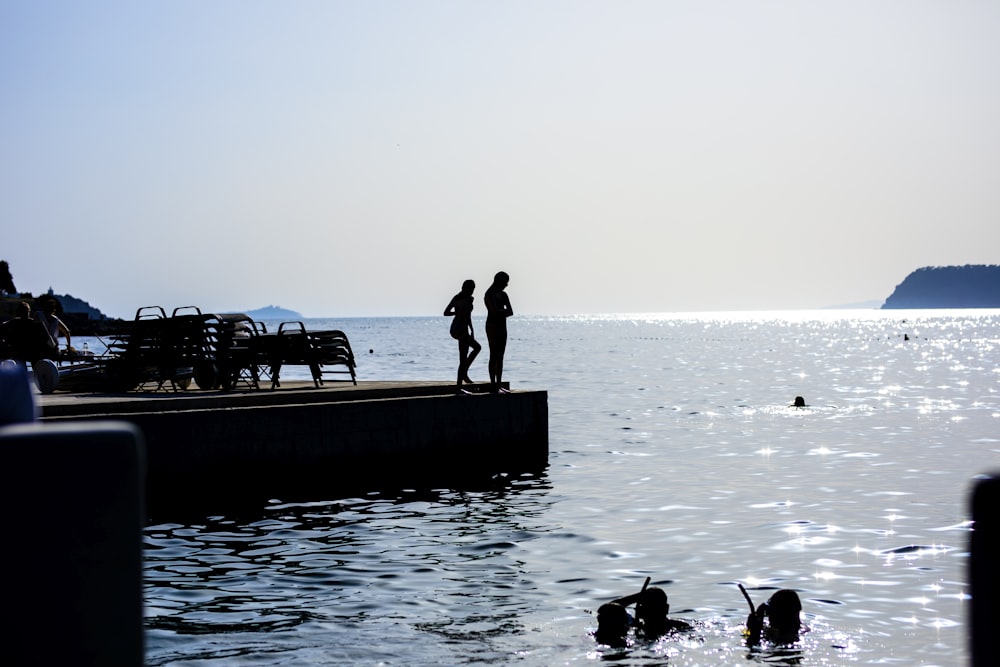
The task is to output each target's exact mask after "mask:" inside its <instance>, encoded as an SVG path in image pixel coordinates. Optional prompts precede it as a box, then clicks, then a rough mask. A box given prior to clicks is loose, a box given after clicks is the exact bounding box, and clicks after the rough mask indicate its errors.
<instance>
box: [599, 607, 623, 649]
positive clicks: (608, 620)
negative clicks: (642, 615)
mask: <svg viewBox="0 0 1000 667" xmlns="http://www.w3.org/2000/svg"><path fill="white" fill-rule="evenodd" d="M630 627H632V616H631V615H630V614H629V613H628V611H627V610H626V609H625V607H623V606H621V605H620V604H618V603H617V602H607V603H605V604H602V605H601V606H600V607H599V608H598V609H597V630H596V631H595V632H594V639H596V640H597V643H598V644H606V645H608V646H613V647H615V648H621V647H623V646H625V645H626V644H627V638H628V629H629V628H630Z"/></svg>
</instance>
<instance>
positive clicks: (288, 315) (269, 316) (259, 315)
mask: <svg viewBox="0 0 1000 667" xmlns="http://www.w3.org/2000/svg"><path fill="white" fill-rule="evenodd" d="M243 312H245V313H246V314H247V315H249V316H250V317H252V318H253V319H255V320H296V321H297V320H302V319H305V318H304V317H302V313H297V312H295V311H294V310H288V309H287V308H281V307H280V306H264V307H263V308H257V309H256V310H246V311H243Z"/></svg>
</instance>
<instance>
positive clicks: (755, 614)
mask: <svg viewBox="0 0 1000 667" xmlns="http://www.w3.org/2000/svg"><path fill="white" fill-rule="evenodd" d="M740 591H741V592H742V593H743V597H745V598H746V600H747V604H749V605H750V614H749V615H748V616H747V646H756V645H757V644H760V641H761V637H762V636H763V638H764V639H766V640H767V641H769V642H771V643H773V644H792V643H795V642H797V641H798V640H799V632H801V631H802V621H801V620H800V618H799V614H800V612H801V611H802V602H801V601H800V600H799V595H798V593H796V592H795V591H793V590H791V589H789V588H783V589H781V590H779V591H777V592H776V593H775V594H774V595H772V596H771V597H770V598H769V599H768V601H767V602H764V603H763V604H761V605H760V606H759V607H757V608H756V609H754V606H753V601H752V600H751V599H750V596H749V595H748V594H747V592H746V589H745V588H743V586H742V584H741V585H740ZM765 619H766V620H767V626H766V627H765V625H764V621H765Z"/></svg>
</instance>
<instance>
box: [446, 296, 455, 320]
mask: <svg viewBox="0 0 1000 667" xmlns="http://www.w3.org/2000/svg"><path fill="white" fill-rule="evenodd" d="M454 314H455V298H454V297H452V299H451V301H449V302H448V305H447V306H445V309H444V316H445V317H448V316H449V315H454Z"/></svg>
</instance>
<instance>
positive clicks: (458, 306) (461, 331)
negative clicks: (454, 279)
mask: <svg viewBox="0 0 1000 667" xmlns="http://www.w3.org/2000/svg"><path fill="white" fill-rule="evenodd" d="M475 290H476V283H475V282H473V281H471V280H466V281H465V282H464V283H462V291H461V292H459V293H458V294H456V295H455V296H453V297H452V298H451V301H450V302H449V303H448V306H447V307H446V308H445V309H444V314H445V317H448V316H451V315H454V316H455V319H453V320H452V321H451V337H452V338H454V339H455V340H457V341H458V381H457V383H456V384H457V386H458V388H459V389H460V390H461V388H462V382H468V383H469V384H472V380H470V379H469V366H471V365H472V362H473V361H474V360H475V358H476V356H477V355H478V354H479V351H480V350H481V349H483V346H482V345H480V344H479V341H477V340H476V334H475V332H474V331H473V329H472V300H473V297H472V293H473V292H474V291H475ZM470 350H471V352H470Z"/></svg>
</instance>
